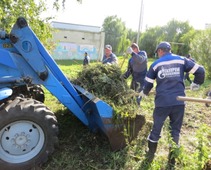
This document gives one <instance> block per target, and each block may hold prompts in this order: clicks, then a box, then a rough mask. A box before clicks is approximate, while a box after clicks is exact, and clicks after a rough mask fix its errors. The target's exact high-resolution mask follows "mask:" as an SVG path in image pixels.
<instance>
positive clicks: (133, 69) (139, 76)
mask: <svg viewBox="0 0 211 170" xmlns="http://www.w3.org/2000/svg"><path fill="white" fill-rule="evenodd" d="M127 53H128V54H130V55H131V58H130V59H129V61H128V67H127V71H126V72H125V73H124V74H123V77H124V78H125V79H127V78H128V77H129V76H130V75H132V82H131V86H130V88H131V89H133V90H135V91H137V92H141V90H142V89H143V85H144V79H145V76H146V73H147V53H146V52H145V51H140V50H139V47H138V45H137V44H136V43H133V44H132V45H131V47H129V48H128V49H127ZM140 102H141V97H137V103H138V105H139V106H140Z"/></svg>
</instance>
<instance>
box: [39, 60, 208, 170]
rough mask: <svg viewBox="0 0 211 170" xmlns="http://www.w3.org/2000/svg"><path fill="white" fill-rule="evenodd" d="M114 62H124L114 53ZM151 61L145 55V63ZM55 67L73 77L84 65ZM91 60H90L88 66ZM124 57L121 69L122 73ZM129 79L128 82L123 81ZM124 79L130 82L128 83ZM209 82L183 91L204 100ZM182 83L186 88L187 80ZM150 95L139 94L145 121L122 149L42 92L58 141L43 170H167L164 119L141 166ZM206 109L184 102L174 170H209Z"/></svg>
mask: <svg viewBox="0 0 211 170" xmlns="http://www.w3.org/2000/svg"><path fill="white" fill-rule="evenodd" d="M119 61H120V62H119V65H121V64H122V63H123V61H124V58H123V57H119ZM151 62H152V59H150V63H151ZM57 63H58V64H59V67H60V68H61V69H62V70H63V72H64V73H65V74H66V76H67V77H68V78H70V79H75V78H76V77H77V74H78V72H80V70H82V69H83V65H82V61H76V60H74V61H73V60H71V61H57ZM94 64H95V63H94V62H93V63H91V66H92V65H94ZM126 65H127V60H126V61H125V62H124V64H123V65H122V67H121V70H122V71H125V69H126ZM128 81H129V80H128ZM128 83H129V82H128ZM210 83H211V81H210V80H206V82H205V83H204V84H203V85H202V86H201V89H200V90H199V91H190V90H189V89H188V88H187V90H186V94H187V96H190V97H197V98H205V97H206V96H205V95H206V92H207V91H208V90H210V89H211V87H210ZM186 85H187V87H188V86H189V84H188V82H186ZM153 101H154V95H153V94H151V95H149V96H148V97H147V98H144V99H143V101H142V103H141V106H142V107H141V110H140V112H141V114H143V115H145V117H146V119H147V123H146V124H145V126H144V127H143V129H142V130H141V131H140V132H139V135H138V137H137V138H136V139H135V140H133V141H132V143H131V144H130V145H128V146H127V147H125V148H124V149H122V150H120V151H117V152H112V151H111V148H110V145H109V142H108V140H107V139H106V138H105V137H104V136H102V135H101V134H93V133H90V132H89V129H88V128H87V127H86V126H84V125H83V124H82V123H81V122H80V121H79V120H78V119H77V118H76V117H75V116H73V115H72V114H71V113H70V111H69V110H68V109H66V108H65V107H64V106H63V105H62V104H60V103H59V102H58V101H57V99H56V98H55V97H53V96H52V95H51V94H50V93H49V92H48V91H46V101H45V104H46V105H47V106H48V107H49V108H50V109H51V110H52V111H54V113H55V114H56V116H57V119H58V122H59V129H60V134H59V145H58V148H57V149H56V151H55V153H54V154H53V155H52V156H50V158H49V160H48V162H47V163H46V164H45V165H44V166H43V167H42V169H43V170H58V169H63V170H77V169H80V170H145V169H146V170H147V169H149V170H161V169H163V170H164V169H166V166H167V160H168V152H169V143H171V139H170V138H169V133H168V122H166V123H165V126H164V128H163V131H162V137H161V139H160V141H159V144H158V150H157V153H156V157H155V159H154V161H153V163H152V164H151V166H148V165H146V164H144V158H145V150H146V149H147V140H146V138H147V136H148V134H149V131H150V127H151V121H152V111H153V108H154V103H153ZM210 116H211V109H210V107H206V106H205V104H203V103H193V102H187V105H186V111H185V117H184V122H183V127H182V132H181V139H180V144H181V147H180V149H178V150H177V152H176V154H177V159H176V160H177V165H176V167H175V169H176V170H181V169H182V170H205V169H206V170H208V169H209V168H210V165H211V160H210V159H211V154H210V150H211V143H210V141H211V119H210Z"/></svg>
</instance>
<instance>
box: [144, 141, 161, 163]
mask: <svg viewBox="0 0 211 170" xmlns="http://www.w3.org/2000/svg"><path fill="white" fill-rule="evenodd" d="M157 144H158V143H157V142H156V143H153V142H150V141H148V148H149V150H148V152H147V155H146V158H147V161H148V162H149V163H152V161H153V159H154V157H155V152H156V150H157Z"/></svg>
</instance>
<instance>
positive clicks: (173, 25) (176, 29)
mask: <svg viewBox="0 0 211 170" xmlns="http://www.w3.org/2000/svg"><path fill="white" fill-rule="evenodd" d="M163 30H164V33H165V36H164V38H165V39H164V40H165V41H168V42H170V43H171V44H172V51H173V52H174V53H177V54H180V55H184V54H187V53H188V51H186V50H185V49H187V45H188V44H185V43H184V42H182V41H181V37H182V36H183V35H184V34H186V33H188V32H189V31H190V30H193V27H191V26H190V25H189V23H188V22H187V21H186V22H180V21H177V20H175V19H173V20H171V21H169V22H168V23H167V25H166V26H164V27H163Z"/></svg>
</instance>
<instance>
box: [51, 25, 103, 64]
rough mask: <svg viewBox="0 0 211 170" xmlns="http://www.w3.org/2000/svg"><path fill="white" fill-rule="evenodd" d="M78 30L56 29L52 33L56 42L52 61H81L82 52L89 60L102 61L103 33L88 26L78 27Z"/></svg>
mask: <svg viewBox="0 0 211 170" xmlns="http://www.w3.org/2000/svg"><path fill="white" fill-rule="evenodd" d="M74 26H75V24H74ZM80 28H83V29H80ZM80 28H78V30H77V27H76V26H75V27H74V29H75V30H73V29H71V28H65V27H64V28H61V26H60V28H57V31H56V32H54V33H53V40H54V41H55V42H56V48H55V49H54V50H53V53H52V56H53V58H54V59H58V60H59V59H78V60H82V59H83V58H84V52H87V53H88V55H89V56H90V58H91V60H98V61H101V60H102V56H103V53H104V40H105V33H104V32H102V31H96V30H95V31H93V30H92V29H90V28H89V27H88V26H83V25H80ZM85 28H86V29H85Z"/></svg>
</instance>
